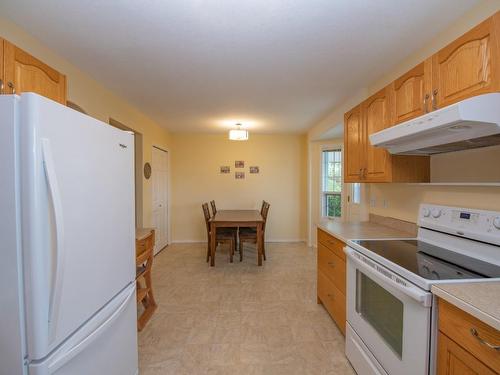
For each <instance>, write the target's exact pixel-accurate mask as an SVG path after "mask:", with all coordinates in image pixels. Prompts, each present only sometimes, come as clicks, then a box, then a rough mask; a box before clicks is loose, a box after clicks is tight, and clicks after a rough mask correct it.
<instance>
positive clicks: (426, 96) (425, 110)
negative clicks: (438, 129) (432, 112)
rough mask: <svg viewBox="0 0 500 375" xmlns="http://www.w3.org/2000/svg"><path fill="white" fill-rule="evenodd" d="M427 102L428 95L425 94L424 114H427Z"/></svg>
mask: <svg viewBox="0 0 500 375" xmlns="http://www.w3.org/2000/svg"><path fill="white" fill-rule="evenodd" d="M428 101H429V94H425V96H424V112H425V113H429V108H427V107H428V105H427V102H428Z"/></svg>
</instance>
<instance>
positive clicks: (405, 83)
mask: <svg viewBox="0 0 500 375" xmlns="http://www.w3.org/2000/svg"><path fill="white" fill-rule="evenodd" d="M431 81H432V59H431V58H429V59H427V60H426V61H424V62H422V63H420V64H418V65H417V66H416V67H414V68H413V69H411V70H410V71H409V72H407V73H405V74H404V75H402V76H401V77H399V78H398V79H397V80H395V81H394V82H393V86H392V87H393V95H392V97H393V98H394V104H393V108H394V123H395V124H398V123H400V122H404V121H408V120H410V119H412V118H415V117H418V116H422V115H423V114H425V113H427V112H428V111H429V108H430V98H431V91H432V86H431V85H432V82H431Z"/></svg>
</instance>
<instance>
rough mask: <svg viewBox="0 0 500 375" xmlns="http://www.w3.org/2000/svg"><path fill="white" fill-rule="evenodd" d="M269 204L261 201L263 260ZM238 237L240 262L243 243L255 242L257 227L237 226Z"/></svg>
mask: <svg viewBox="0 0 500 375" xmlns="http://www.w3.org/2000/svg"><path fill="white" fill-rule="evenodd" d="M270 206H271V205H270V204H269V203H267V202H266V201H262V208H261V211H260V214H261V215H262V218H263V219H264V222H263V223H262V256H263V257H264V260H266V246H265V238H266V237H265V233H266V223H267V215H268V213H269V207H270ZM238 238H239V246H238V250H239V253H240V262H241V261H242V260H243V243H244V242H249V243H255V244H257V229H256V228H247V227H241V228H238Z"/></svg>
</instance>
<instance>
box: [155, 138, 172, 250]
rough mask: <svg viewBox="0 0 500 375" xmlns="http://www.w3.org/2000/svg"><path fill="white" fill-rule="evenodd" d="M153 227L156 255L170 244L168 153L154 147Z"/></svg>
mask: <svg viewBox="0 0 500 375" xmlns="http://www.w3.org/2000/svg"><path fill="white" fill-rule="evenodd" d="M151 169H152V173H151V176H152V185H153V226H154V228H155V230H156V233H155V240H156V243H155V251H154V252H155V254H157V253H158V252H159V251H161V250H162V249H163V248H164V247H165V246H167V244H168V153H167V152H166V151H164V150H162V149H159V148H157V147H153V154H152V164H151Z"/></svg>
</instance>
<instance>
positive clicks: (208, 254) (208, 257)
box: [207, 237, 210, 263]
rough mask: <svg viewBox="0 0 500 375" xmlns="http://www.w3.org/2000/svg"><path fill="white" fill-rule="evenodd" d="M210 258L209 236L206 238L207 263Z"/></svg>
mask: <svg viewBox="0 0 500 375" xmlns="http://www.w3.org/2000/svg"><path fill="white" fill-rule="evenodd" d="M209 260H210V237H209V238H208V243H207V263H208V261H209Z"/></svg>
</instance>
